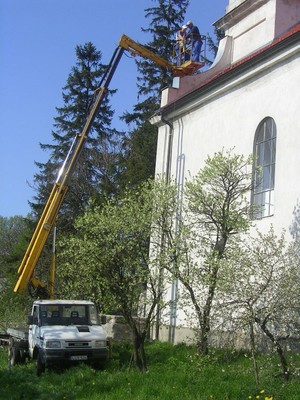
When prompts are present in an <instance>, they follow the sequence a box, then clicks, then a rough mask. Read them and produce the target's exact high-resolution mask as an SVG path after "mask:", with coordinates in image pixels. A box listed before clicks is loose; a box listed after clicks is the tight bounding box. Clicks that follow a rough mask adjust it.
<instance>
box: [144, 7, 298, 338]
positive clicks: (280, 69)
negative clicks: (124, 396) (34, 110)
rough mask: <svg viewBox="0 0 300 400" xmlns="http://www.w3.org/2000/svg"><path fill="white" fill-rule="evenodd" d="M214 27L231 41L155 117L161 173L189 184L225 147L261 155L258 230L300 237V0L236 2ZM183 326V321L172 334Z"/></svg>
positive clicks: (179, 81)
mask: <svg viewBox="0 0 300 400" xmlns="http://www.w3.org/2000/svg"><path fill="white" fill-rule="evenodd" d="M214 25H215V26H216V28H218V29H220V30H224V32H225V37H224V38H223V39H222V40H221V41H220V43H219V48H218V53H217V55H216V58H215V60H214V63H213V64H212V66H211V67H210V68H209V69H207V70H206V71H204V72H200V73H196V74H194V75H192V76H185V77H182V78H175V79H174V82H173V85H172V87H169V88H167V89H165V90H164V91H163V92H162V98H161V108H160V109H159V110H158V112H157V114H156V115H155V116H154V117H153V118H152V123H153V124H155V125H157V126H158V145H157V159H156V173H157V174H158V175H161V176H169V177H171V178H173V179H175V180H176V183H177V184H178V185H181V186H183V185H184V182H185V179H186V178H188V176H189V174H191V175H192V176H193V175H195V174H196V173H197V172H198V171H199V170H200V169H201V168H202V167H203V166H204V162H205V160H206V159H207V157H208V156H213V155H214V154H215V153H216V152H219V151H222V149H224V150H230V149H234V153H235V154H243V155H245V156H246V157H247V156H249V155H251V154H253V155H254V156H255V161H254V162H255V163H256V164H257V165H254V168H253V170H254V171H255V167H257V166H258V165H259V166H260V167H261V171H262V184H261V185H258V186H257V187H255V188H254V189H253V193H251V196H250V197H251V202H252V203H253V204H255V205H258V206H260V207H259V210H260V211H259V212H258V213H257V215H256V216H255V217H256V218H255V219H256V221H255V223H256V226H257V228H258V229H259V230H261V231H262V232H266V231H268V230H269V228H270V226H271V224H272V225H273V226H274V229H275V232H278V233H279V232H281V231H282V229H285V230H286V232H287V235H288V236H289V237H290V238H295V237H297V235H299V229H300V222H299V221H300V162H299V159H300V1H299V0H229V4H228V6H227V7H226V13H225V15H224V16H222V17H221V18H220V19H219V20H218V21H216V22H215V24H214ZM254 178H255V177H254ZM173 289H174V288H173ZM171 292H172V291H171V290H170V293H171ZM170 295H171V294H170ZM180 323H182V321H180V316H179V317H178V316H177V317H175V318H174V319H173V320H172V323H171V322H170V325H169V329H171V325H172V328H174V327H175V328H176V326H177V325H179V324H180ZM167 331H168V329H167ZM165 335H166V337H165V339H167V335H168V332H166V333H165ZM162 336H163V334H162ZM172 337H173V340H172V341H174V342H177V341H179V340H180V337H179V336H176V334H175V335H173V336H172ZM162 339H163V337H162ZM169 339H170V335H169Z"/></svg>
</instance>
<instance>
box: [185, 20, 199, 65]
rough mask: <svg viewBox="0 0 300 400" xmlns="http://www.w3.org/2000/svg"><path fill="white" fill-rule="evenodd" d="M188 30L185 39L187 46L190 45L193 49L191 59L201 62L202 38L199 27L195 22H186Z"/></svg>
mask: <svg viewBox="0 0 300 400" xmlns="http://www.w3.org/2000/svg"><path fill="white" fill-rule="evenodd" d="M186 26H187V28H188V29H187V31H186V32H185V40H186V43H187V46H189V48H190V51H191V53H192V54H191V60H192V61H195V62H200V53H201V47H202V43H203V42H202V39H201V35H200V31H199V28H198V27H197V26H196V25H194V24H193V22H192V21H188V22H187V23H186Z"/></svg>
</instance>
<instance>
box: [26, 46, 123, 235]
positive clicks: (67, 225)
mask: <svg viewBox="0 0 300 400" xmlns="http://www.w3.org/2000/svg"><path fill="white" fill-rule="evenodd" d="M76 57H77V61H76V65H75V66H74V67H73V68H72V70H71V73H70V74H69V77H68V79H67V84H66V85H65V87H64V88H63V93H62V96H63V101H64V105H63V107H57V108H56V110H57V113H58V115H57V116H56V117H55V118H54V121H55V123H54V128H55V130H54V131H52V137H53V142H54V144H41V148H42V149H43V150H47V151H48V152H50V157H49V160H48V161H47V162H46V163H45V164H43V163H36V164H37V166H38V168H39V169H40V172H39V173H37V174H35V177H34V182H35V186H36V189H37V195H36V197H35V200H36V203H35V204H34V203H32V204H31V205H32V208H33V210H34V211H35V212H36V213H40V211H41V208H42V207H43V206H44V204H45V203H46V200H47V198H48V196H49V193H50V190H51V188H52V184H53V182H54V181H55V179H56V176H57V174H58V171H59V170H60V168H61V165H62V164H63V161H64V160H65V159H66V158H67V155H68V152H69V150H70V153H71V154H72V151H71V145H72V142H73V141H74V139H75V137H76V135H78V134H80V133H81V132H82V129H83V127H84V125H85V123H86V120H87V117H88V115H89V112H90V108H91V105H92V102H93V98H94V96H95V93H96V92H95V90H96V89H97V88H98V85H99V78H100V77H101V76H103V75H104V73H105V71H106V69H107V66H106V65H104V64H102V63H101V59H102V54H101V52H100V51H97V50H96V48H95V46H94V45H93V44H92V43H90V42H89V43H86V44H85V45H83V46H79V45H78V46H76ZM113 92H114V91H108V93H107V95H106V97H105V98H104V100H103V101H102V103H101V105H100V109H99V113H98V115H97V116H96V118H95V120H94V122H93V125H92V128H91V130H90V133H89V136H88V139H87V141H86V143H85V147H84V149H83V150H82V152H81V154H80V158H79V160H78V162H77V165H76V168H75V171H74V173H73V176H72V178H71V180H70V182H69V187H70V189H69V191H68V194H67V197H66V199H65V201H64V203H63V205H62V213H61V217H60V219H59V225H60V226H63V227H64V229H72V221H73V219H74V218H75V217H76V216H77V215H80V214H81V213H82V212H83V208H84V206H86V205H87V204H88V203H89V201H90V199H91V198H99V197H100V198H101V197H102V196H104V195H106V194H109V193H111V192H112V191H114V190H115V189H114V174H115V161H116V154H114V152H113V148H114V144H115V140H116V134H117V133H116V132H115V131H114V130H112V129H111V128H110V125H111V120H112V117H113V111H112V110H111V107H110V106H109V97H110V95H111V94H112V93H113Z"/></svg>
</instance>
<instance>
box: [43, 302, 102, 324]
mask: <svg viewBox="0 0 300 400" xmlns="http://www.w3.org/2000/svg"><path fill="white" fill-rule="evenodd" d="M40 321H41V325H99V320H98V315H97V311H96V307H95V306H94V305H82V304H45V305H41V306H40Z"/></svg>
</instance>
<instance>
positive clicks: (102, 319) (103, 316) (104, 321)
mask: <svg viewBox="0 0 300 400" xmlns="http://www.w3.org/2000/svg"><path fill="white" fill-rule="evenodd" d="M100 321H101V325H105V324H106V322H107V320H106V315H101V318H100Z"/></svg>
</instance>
